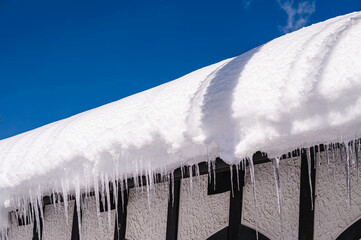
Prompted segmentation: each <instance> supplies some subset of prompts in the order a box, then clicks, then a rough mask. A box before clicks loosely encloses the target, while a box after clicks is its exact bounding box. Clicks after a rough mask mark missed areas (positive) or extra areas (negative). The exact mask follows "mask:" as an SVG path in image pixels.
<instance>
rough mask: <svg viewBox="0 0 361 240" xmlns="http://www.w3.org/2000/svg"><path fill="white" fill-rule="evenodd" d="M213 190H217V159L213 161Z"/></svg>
mask: <svg viewBox="0 0 361 240" xmlns="http://www.w3.org/2000/svg"><path fill="white" fill-rule="evenodd" d="M213 190H214V191H215V190H216V160H214V161H213Z"/></svg>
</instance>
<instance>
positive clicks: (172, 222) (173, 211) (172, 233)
mask: <svg viewBox="0 0 361 240" xmlns="http://www.w3.org/2000/svg"><path fill="white" fill-rule="evenodd" d="M173 177H174V176H173ZM173 181H174V185H173V184H172V179H170V182H169V196H170V197H169V201H168V216H167V233H166V240H177V237H178V217H179V199H180V186H181V180H173ZM173 187H174V189H172V188H173Z"/></svg>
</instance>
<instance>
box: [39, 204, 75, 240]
mask: <svg viewBox="0 0 361 240" xmlns="http://www.w3.org/2000/svg"><path fill="white" fill-rule="evenodd" d="M68 204H69V205H68V224H67V223H66V218H65V214H64V212H65V211H64V203H57V204H56V205H55V208H54V205H47V206H45V209H44V229H43V238H44V239H59V240H69V239H70V237H71V228H72V223H73V212H74V201H69V203H68Z"/></svg>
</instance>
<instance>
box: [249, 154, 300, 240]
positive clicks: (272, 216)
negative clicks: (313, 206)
mask: <svg viewBox="0 0 361 240" xmlns="http://www.w3.org/2000/svg"><path fill="white" fill-rule="evenodd" d="M300 163H301V161H300V158H290V159H285V160H281V161H280V181H281V191H282V217H283V221H282V229H283V231H282V232H281V228H280V218H279V215H278V211H277V209H278V200H277V194H276V185H275V180H274V170H273V165H272V163H265V164H260V165H256V166H255V182H256V196H257V203H258V204H257V206H258V208H257V212H258V217H257V218H256V214H255V208H254V206H255V205H254V200H253V199H254V198H253V190H252V183H251V177H250V174H249V169H248V170H247V175H246V181H245V187H244V189H243V199H244V202H243V210H242V224H244V225H246V226H249V227H252V228H253V229H256V220H257V225H258V229H259V231H260V232H261V233H262V234H264V235H265V236H267V237H269V238H271V239H287V240H291V239H297V238H298V216H299V215H298V212H299V197H300V193H299V192H300V190H299V189H300V188H299V186H300Z"/></svg>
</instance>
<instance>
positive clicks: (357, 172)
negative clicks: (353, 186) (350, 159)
mask: <svg viewBox="0 0 361 240" xmlns="http://www.w3.org/2000/svg"><path fill="white" fill-rule="evenodd" d="M358 145H359V142H358V140H356V141H355V157H356V177H357V179H356V180H357V182H358V179H359V159H358V150H359V146H358Z"/></svg>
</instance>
